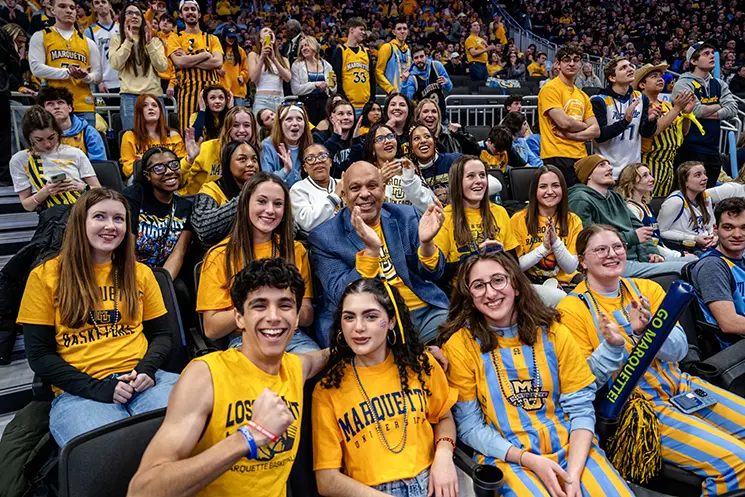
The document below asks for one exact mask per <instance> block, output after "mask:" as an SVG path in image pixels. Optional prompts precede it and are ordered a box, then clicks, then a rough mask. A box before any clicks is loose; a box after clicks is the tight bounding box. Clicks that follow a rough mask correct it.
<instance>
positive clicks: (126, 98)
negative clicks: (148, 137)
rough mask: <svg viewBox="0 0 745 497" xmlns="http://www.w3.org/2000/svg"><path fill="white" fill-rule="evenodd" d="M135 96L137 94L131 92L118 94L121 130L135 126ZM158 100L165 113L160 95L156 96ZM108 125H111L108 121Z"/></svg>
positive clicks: (127, 129) (164, 104) (164, 105)
mask: <svg viewBox="0 0 745 497" xmlns="http://www.w3.org/2000/svg"><path fill="white" fill-rule="evenodd" d="M137 97H139V95H133V94H132V93H120V94H119V117H120V118H121V120H122V130H123V131H129V130H130V129H132V128H134V127H135V102H136V101H137ZM158 100H160V105H161V107H163V112H164V114H165V108H166V103H165V100H163V97H162V96H161V97H158ZM109 127H113V126H111V123H109Z"/></svg>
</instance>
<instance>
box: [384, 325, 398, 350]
mask: <svg viewBox="0 0 745 497" xmlns="http://www.w3.org/2000/svg"><path fill="white" fill-rule="evenodd" d="M391 331H392V332H393V333H389V334H388V336H387V337H386V341H387V342H388V345H390V346H391V347H393V346H394V345H396V342H397V341H398V338H397V335H396V330H395V329H393V330H391ZM391 335H393V341H391Z"/></svg>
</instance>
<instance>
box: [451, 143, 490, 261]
mask: <svg viewBox="0 0 745 497" xmlns="http://www.w3.org/2000/svg"><path fill="white" fill-rule="evenodd" d="M472 160H474V161H478V162H480V163H481V165H482V166H484V171H486V166H485V165H484V163H483V162H482V161H481V159H479V158H478V157H476V156H475V155H461V156H460V157H458V158H457V159H455V161H454V162H453V165H452V166H450V173H449V176H450V187H449V188H448V191H449V192H450V205H451V206H452V209H453V234H454V235H455V243H456V244H457V245H458V246H461V247H462V246H464V245H470V244H472V243H473V242H474V240H473V234H472V233H471V230H470V229H468V220H467V219H466V199H465V198H464V197H463V174H464V172H465V169H466V164H467V163H468V162H470V161H472ZM485 189H486V187H485ZM479 212H480V214H481V227H482V229H483V230H484V236H486V238H487V239H494V238H495V237H496V235H497V220H496V219H494V215H493V214H492V212H491V209H490V208H489V194H488V192H486V191H485V192H484V198H482V199H481V203H480V204H479Z"/></svg>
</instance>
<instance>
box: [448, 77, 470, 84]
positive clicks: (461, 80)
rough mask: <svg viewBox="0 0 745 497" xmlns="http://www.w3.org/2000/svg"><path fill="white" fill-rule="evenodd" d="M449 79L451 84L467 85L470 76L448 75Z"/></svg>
mask: <svg viewBox="0 0 745 497" xmlns="http://www.w3.org/2000/svg"><path fill="white" fill-rule="evenodd" d="M450 81H451V82H452V83H453V86H466V87H467V86H468V82H469V81H471V76H458V75H455V76H450Z"/></svg>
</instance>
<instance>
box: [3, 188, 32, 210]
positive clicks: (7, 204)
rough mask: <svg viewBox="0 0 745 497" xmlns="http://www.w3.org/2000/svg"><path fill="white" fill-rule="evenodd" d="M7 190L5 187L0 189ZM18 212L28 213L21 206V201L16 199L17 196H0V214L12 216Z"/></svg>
mask: <svg viewBox="0 0 745 497" xmlns="http://www.w3.org/2000/svg"><path fill="white" fill-rule="evenodd" d="M0 188H7V187H0ZM16 212H18V213H20V212H28V211H26V209H24V208H23V206H22V205H21V199H20V198H18V194H16V193H13V195H12V196H3V195H0V214H13V213H16Z"/></svg>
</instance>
